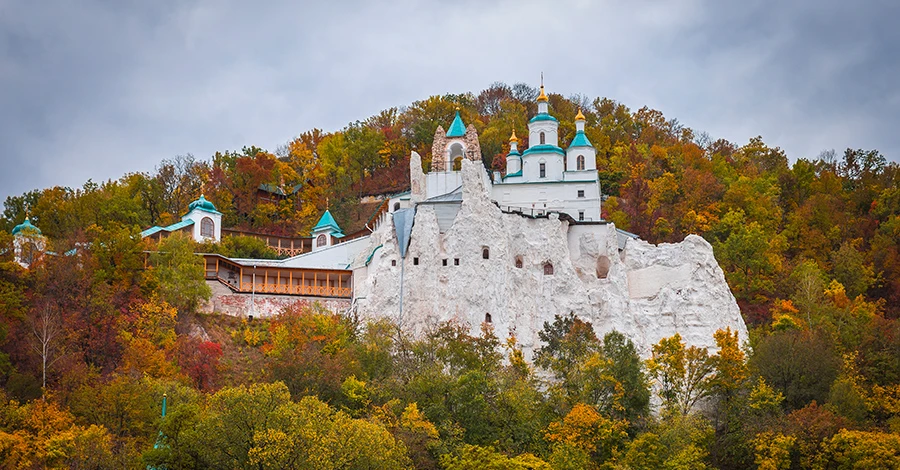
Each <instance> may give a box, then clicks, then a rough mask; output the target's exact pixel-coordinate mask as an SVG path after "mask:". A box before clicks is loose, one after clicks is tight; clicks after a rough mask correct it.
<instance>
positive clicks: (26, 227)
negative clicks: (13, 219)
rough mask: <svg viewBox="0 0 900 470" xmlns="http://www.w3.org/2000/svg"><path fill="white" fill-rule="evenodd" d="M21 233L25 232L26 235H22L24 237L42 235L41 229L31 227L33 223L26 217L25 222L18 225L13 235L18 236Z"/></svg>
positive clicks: (13, 230) (14, 228)
mask: <svg viewBox="0 0 900 470" xmlns="http://www.w3.org/2000/svg"><path fill="white" fill-rule="evenodd" d="M20 232H25V233H22V235H40V234H41V229H39V228H37V227H35V226H34V225H31V221H30V220H28V218H27V217H26V218H25V222H22V223H21V224H19V225H16V226H15V227H13V229H12V234H13V235H17V234H19V233H20Z"/></svg>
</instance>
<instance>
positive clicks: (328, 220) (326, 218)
mask: <svg viewBox="0 0 900 470" xmlns="http://www.w3.org/2000/svg"><path fill="white" fill-rule="evenodd" d="M325 229H331V232H337V233H336V234H335V235H336V236H338V237H343V236H344V234H343V231H342V230H341V227H340V226H339V225H338V224H337V222H335V220H334V216H332V215H331V211H330V210H327V209H326V210H325V213H324V214H322V218H320V219H319V223H317V224H316V226H315V227H313V229H312V231H313V233H315V232H322V231H325Z"/></svg>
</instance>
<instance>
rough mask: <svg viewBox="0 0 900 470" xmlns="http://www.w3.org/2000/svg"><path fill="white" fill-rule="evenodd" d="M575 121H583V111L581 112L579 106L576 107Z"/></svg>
mask: <svg viewBox="0 0 900 470" xmlns="http://www.w3.org/2000/svg"><path fill="white" fill-rule="evenodd" d="M575 120H576V121H584V113H582V112H581V108H578V114H576V115H575Z"/></svg>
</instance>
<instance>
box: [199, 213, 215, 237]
mask: <svg viewBox="0 0 900 470" xmlns="http://www.w3.org/2000/svg"><path fill="white" fill-rule="evenodd" d="M200 236H201V237H206V238H215V237H216V224H215V222H213V220H212V219H211V218H209V217H204V218H202V219H200Z"/></svg>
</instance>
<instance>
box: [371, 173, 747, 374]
mask: <svg viewBox="0 0 900 470" xmlns="http://www.w3.org/2000/svg"><path fill="white" fill-rule="evenodd" d="M462 171H463V191H462V192H463V199H462V203H461V205H460V208H459V212H458V214H457V215H456V218H455V220H454V221H453V223H452V225H451V226H450V227H449V229H447V230H445V232H444V233H441V231H440V227H439V225H438V218H437V216H436V214H435V206H434V205H432V204H429V203H428V202H427V201H426V202H424V203H421V204H418V205H417V206H416V215H415V219H414V220H415V223H414V225H413V228H412V234H411V237H410V244H409V250H408V253H407V256H406V258H401V256H400V249H399V246H398V241H397V240H398V238H397V236H396V234H395V233H394V227H393V224H382V226H381V227H380V228H379V229H378V230H376V231H375V233H373V235H372V237H371V244H372V246H371V248H372V249H374V248H375V247H376V246H379V245H381V249H380V250H378V255H377V256H374V257H373V259H372V262H371V264H370V265H369V267H368V273H367V276H366V278H365V279H360V280H359V281H358V283H357V298H359V299H360V300H359V303H358V306H357V311H358V312H359V314H360V316H361V317H362V318H377V317H381V316H386V317H389V318H392V319H393V320H395V321H397V322H398V323H399V324H400V325H401V327H402V328H404V329H406V330H408V331H413V332H421V331H423V330H425V329H427V328H429V327H431V326H433V325H435V324H437V323H440V322H443V321H447V320H456V321H459V322H465V323H467V324H468V325H470V327H471V328H472V331H473V334H477V333H478V332H479V330H480V328H481V324H482V323H483V322H486V321H489V322H490V323H491V324H492V326H493V327H494V331H495V334H496V335H497V336H498V337H499V338H501V339H504V338H506V337H507V336H509V335H514V336H515V337H516V338H517V340H518V342H519V343H520V344H521V345H522V347H523V350H524V352H525V353H526V354H527V355H528V356H529V357H530V355H531V353H532V352H533V351H534V349H536V348H539V347H541V346H542V345H541V343H540V340H539V337H538V332H539V331H540V330H541V329H542V328H543V324H544V323H545V322H552V321H553V319H554V316H555V315H567V314H569V313H574V314H575V315H577V316H578V317H580V318H582V319H584V320H587V321H590V322H591V323H592V324H593V325H594V328H595V330H596V332H597V335H598V336H602V335H603V334H605V333H606V332H609V331H611V330H617V331H620V332H622V333H624V334H626V335H627V336H628V337H630V338H631V339H632V340H633V341H634V343H635V346H637V348H638V350H639V352H640V354H641V355H642V356H644V357H647V356H649V354H650V348H651V346H652V345H653V344H655V343H656V342H658V341H659V340H660V339H661V338H663V337H667V336H672V335H673V334H675V333H676V332H677V333H680V334H681V336H682V337H683V338H684V340H685V342H686V343H687V344H688V345H696V346H701V347H704V346H706V347H714V344H715V343H714V341H713V333H714V332H715V331H716V330H717V329H720V328H721V329H724V328H726V327H730V328H731V329H732V330H733V331H737V332H738V333H739V335H740V337H741V339H742V340H745V339H746V338H747V329H746V326H745V325H744V322H743V320H742V318H741V315H740V310H739V309H738V306H737V303H736V302H735V300H734V296H733V295H732V294H731V291H730V289H729V288H728V285H727V284H726V282H725V276H724V274H723V272H722V270H721V268H719V265H718V263H717V262H716V260H715V257H714V256H713V251H712V247H711V246H710V245H709V243H707V242H706V241H705V240H703V239H702V238H701V237H698V236H694V235H691V236H688V237H687V238H686V239H685V240H684V241H683V242H681V243H674V244H661V245H659V246H654V245H651V244H649V243H646V242H644V241H641V240H634V239H630V238H629V239H627V241H625V242H624V246H622V245H621V243H620V241H619V238H620V235H619V234H618V232H617V231H616V229H615V226H614V225H613V224H611V223H609V224H607V223H594V224H575V225H570V224H569V223H568V222H566V221H564V220H560V218H559V217H558V216H557V215H556V214H553V213H551V214H550V215H549V216H547V217H542V218H531V217H524V216H522V215H518V214H510V213H504V212H501V210H500V208H499V207H498V206H497V205H496V204H494V203H493V202H492V201H491V200H490V199H489V195H488V192H487V189H486V188H485V186H484V182H483V180H484V178H483V175H482V174H481V173H483V171H482V168H481V165H480V163H471V162H468V161H463V167H462ZM370 252H371V250H370ZM401 290H402V295H401ZM401 298H402V308H401Z"/></svg>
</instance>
